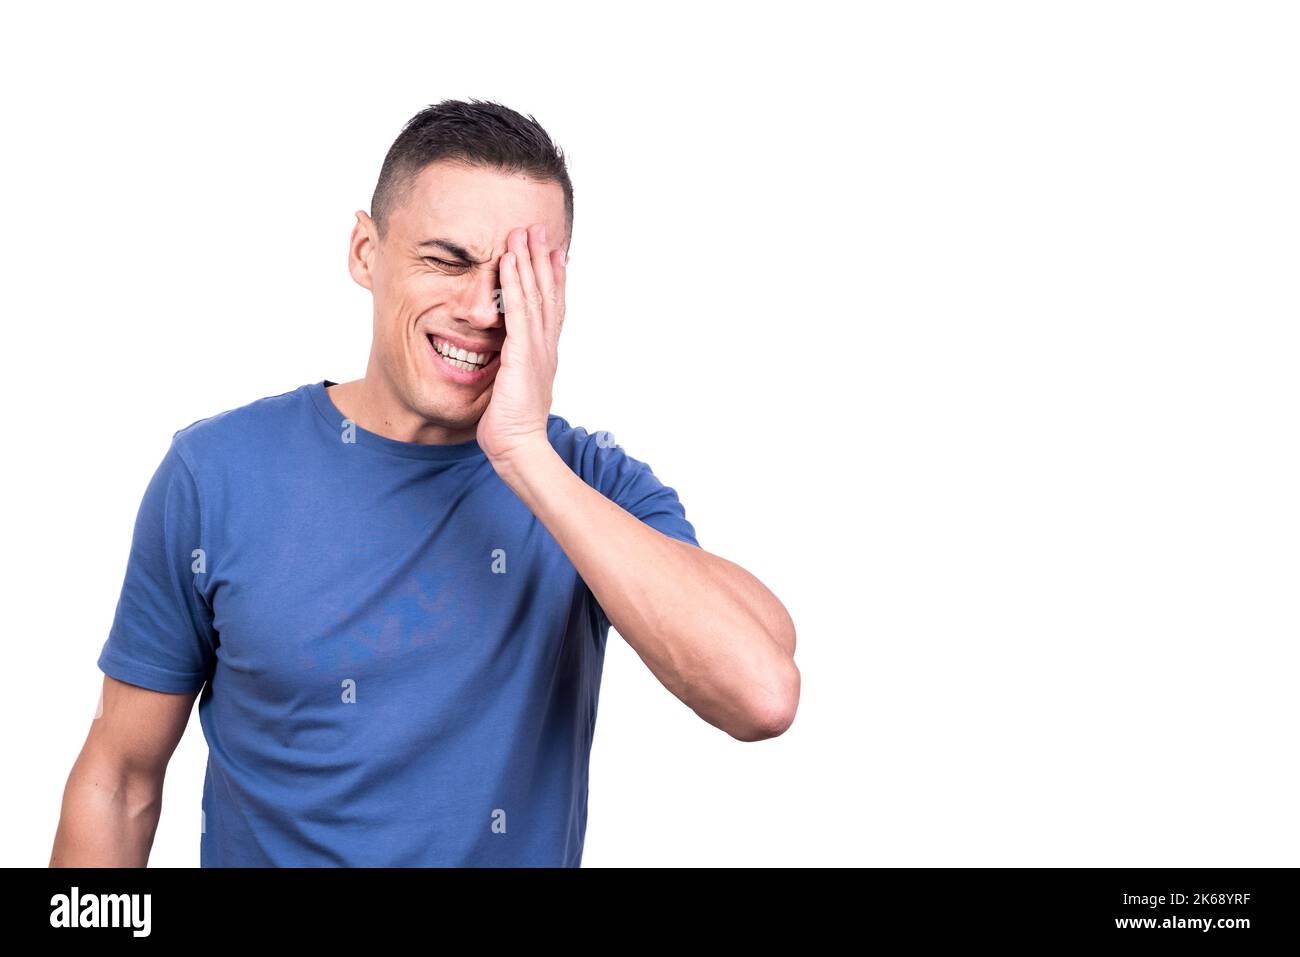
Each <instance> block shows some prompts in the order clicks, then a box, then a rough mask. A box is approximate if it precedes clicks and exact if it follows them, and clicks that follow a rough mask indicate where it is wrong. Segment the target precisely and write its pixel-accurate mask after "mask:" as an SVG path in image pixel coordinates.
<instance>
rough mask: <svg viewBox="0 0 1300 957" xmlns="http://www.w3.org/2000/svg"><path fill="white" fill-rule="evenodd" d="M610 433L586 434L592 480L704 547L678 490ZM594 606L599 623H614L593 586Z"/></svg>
mask: <svg viewBox="0 0 1300 957" xmlns="http://www.w3.org/2000/svg"><path fill="white" fill-rule="evenodd" d="M607 435H608V433H603V432H597V433H594V434H593V435H590V436H585V437H584V439H585V441H584V442H583V447H582V458H583V460H584V462H583V464H584V466H585V467H586V469H587V470H589V474H590V476H591V478H590V479H588V484H590V485H591V486H592V487H594V488H595V489H597V490H598V491H599V492H601V493H602V494H603V495H604V496H605V497H606V498H608V499H610V500H611V501H613V502H616V503H617V504H618V505H620V506H621V507H622V508H624V509H626V510H627V511H628V512H630V513H631V514H632V515H634V516H636V517H637V518H639V519H640V520H641V521H643V522H645V523H646V524H647V525H649V526H650V527H651V528H654V529H656V530H657V531H660V532H662V533H663V534H665V535H667V536H668V537H669V538H675V539H677V540H679V541H683V542H686V543H687V544H689V545H694V546H695V547H696V548H699V547H700V543H699V541H698V540H697V539H696V537H695V527H694V526H693V525H692V524H691V523H690V521H689V520H687V518H686V510H685V509H684V508H683V507H682V503H681V500H680V499H679V498H678V497H677V491H676V490H675V489H673V488H672V487H671V486H668V485H665V484H664V483H663V482H661V481H660V480H659V477H658V476H657V475H655V473H654V472H653V471H652V470H651V468H650V466H649V465H647V464H646V463H645V462H642V461H640V460H638V459H634V458H633V457H632V456H630V455H628V454H627V453H626V452H625V451H624V450H623V448H622V447H621V446H619V445H616V444H612V437H608V438H606V436H607ZM587 593H588V594H589V595H590V598H591V602H592V607H593V609H594V611H595V615H596V622H597V624H598V627H600V628H602V629H604V628H608V627H609V626H610V621H609V616H608V615H606V614H605V609H603V608H601V607H600V603H599V602H598V601H597V600H596V597H595V595H594V594H591V592H590V589H588V590H587Z"/></svg>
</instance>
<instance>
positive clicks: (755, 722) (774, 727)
mask: <svg viewBox="0 0 1300 957" xmlns="http://www.w3.org/2000/svg"><path fill="white" fill-rule="evenodd" d="M768 688H769V689H770V690H768V691H767V692H766V693H764V694H762V695H759V696H757V697H756V699H755V701H753V702H752V703H751V704H750V707H749V708H748V709H747V720H746V721H745V722H744V723H743V725H742V726H740V727H737V728H734V729H731V730H730V734H731V736H732V737H733V738H735V739H737V740H738V741H765V740H767V739H768V738H775V737H778V736H780V735H782V734H785V732H786V731H787V730H788V729H789V727H790V725H792V724H794V716H795V712H796V711H798V709H799V667H798V666H797V665H796V664H795V663H794V660H793V659H786V660H785V662H784V663H783V665H782V667H781V673H780V674H779V675H778V676H777V678H776V680H775V681H773V682H771V683H770V684H769V685H768Z"/></svg>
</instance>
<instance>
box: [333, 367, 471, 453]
mask: <svg viewBox="0 0 1300 957" xmlns="http://www.w3.org/2000/svg"><path fill="white" fill-rule="evenodd" d="M328 393H329V397H330V400H331V401H332V402H333V403H334V406H335V408H337V409H338V410H339V411H340V412H341V413H343V416H344V418H347V419H351V420H352V421H353V422H355V423H356V424H357V425H358V426H359V427H361V428H363V429H365V430H366V431H367V432H373V433H375V434H376V435H381V436H383V437H384V438H386V439H393V440H394V441H397V442H413V443H417V444H419V445H451V444H454V443H459V442H468V441H470V440H471V439H473V438H474V434H475V430H474V429H472V428H471V429H468V430H466V429H451V428H448V427H447V426H444V425H440V424H438V423H436V422H430V421H429V420H428V419H426V418H424V417H423V416H421V415H420V414H419V413H418V412H415V411H414V410H413V409H410V408H408V407H407V406H406V405H404V404H403V403H402V402H401V401H400V400H399V399H398V398H397V396H396V394H395V393H394V392H393V390H392V389H391V388H390V387H388V385H387V383H383V382H382V380H380V379H378V378H376V377H374V376H371V375H366V376H365V377H363V378H360V379H353V380H352V381H351V382H341V383H339V384H338V385H333V386H330V387H329V389H328Z"/></svg>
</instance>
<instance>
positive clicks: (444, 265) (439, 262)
mask: <svg viewBox="0 0 1300 957" xmlns="http://www.w3.org/2000/svg"><path fill="white" fill-rule="evenodd" d="M424 261H425V262H427V263H432V264H433V265H435V266H437V267H439V268H440V269H468V268H469V267H468V266H467V265H465V263H452V262H447V260H445V259H438V258H437V257H435V256H425V257H424Z"/></svg>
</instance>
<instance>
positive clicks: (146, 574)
mask: <svg viewBox="0 0 1300 957" xmlns="http://www.w3.org/2000/svg"><path fill="white" fill-rule="evenodd" d="M201 529H202V518H201V514H200V504H199V491H198V486H197V485H196V483H195V480H194V475H193V473H192V472H191V471H190V468H189V466H188V465H187V464H186V462H185V460H184V458H183V457H182V455H181V453H180V450H179V449H178V447H177V444H176V439H174V438H173V440H172V445H171V447H170V448H169V449H168V451H167V454H166V455H165V456H164V457H163V460H162V463H161V464H160V465H159V466H158V469H157V471H155V472H154V475H153V478H152V479H151V480H150V482H149V486H148V488H147V489H146V490H145V493H144V499H143V500H142V501H141V503H140V510H139V512H138V514H137V516H136V521H135V531H134V534H133V535H132V539H131V552H130V556H129V558H128V560H127V567H126V577H125V580H124V581H123V583H122V592H121V595H120V597H119V598H118V603H117V611H116V613H115V615H114V617H113V626H112V628H111V630H110V631H109V635H108V640H107V641H106V642H105V643H104V647H103V650H102V651H101V652H100V655H99V662H98V665H99V669H100V670H101V671H103V672H104V673H105V674H107V675H109V676H111V677H113V678H117V679H118V680H120V681H125V682H127V683H128V684H133V685H139V686H140V687H142V688H150V689H152V690H154V691H164V692H170V693H177V694H180V693H186V692H193V691H198V690H199V689H201V688H202V687H203V684H204V682H205V681H207V680H209V679H210V678H211V677H212V671H213V667H214V665H215V663H216V652H215V649H216V634H215V631H214V629H213V625H212V610H211V608H210V607H209V606H208V604H207V602H206V601H205V599H204V598H203V595H202V593H201V592H200V587H201V584H200V583H201V582H203V581H205V580H206V572H207V564H206V563H207V560H208V556H207V555H206V554H205V553H204V551H203V548H202V543H201V541H200V537H201V534H202V533H201Z"/></svg>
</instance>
